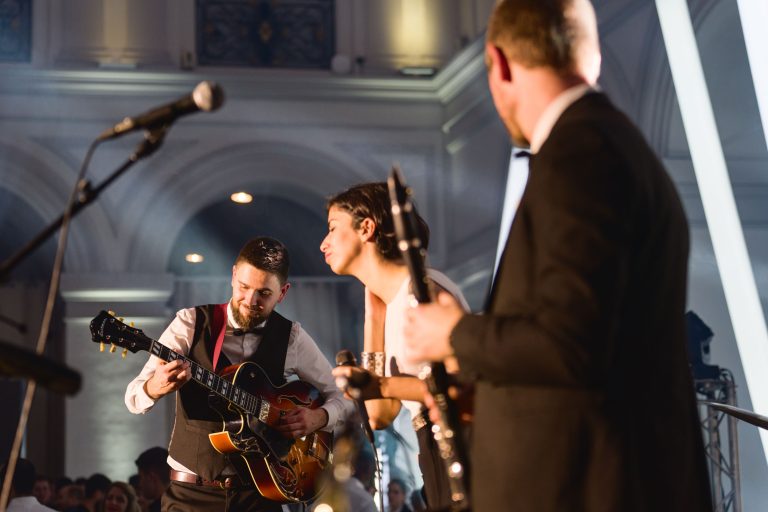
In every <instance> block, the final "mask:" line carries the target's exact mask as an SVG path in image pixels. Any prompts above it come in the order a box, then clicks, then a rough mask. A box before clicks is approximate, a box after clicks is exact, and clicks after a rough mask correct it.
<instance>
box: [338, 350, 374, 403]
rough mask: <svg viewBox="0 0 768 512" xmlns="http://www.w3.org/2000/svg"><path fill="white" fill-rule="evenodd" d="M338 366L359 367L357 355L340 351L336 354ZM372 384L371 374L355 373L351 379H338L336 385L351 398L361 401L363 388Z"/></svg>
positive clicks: (348, 351) (347, 351)
mask: <svg viewBox="0 0 768 512" xmlns="http://www.w3.org/2000/svg"><path fill="white" fill-rule="evenodd" d="M336 366H357V358H355V354H353V353H352V351H350V350H347V349H344V350H339V352H338V353H337V354H336ZM370 382H371V375H370V374H369V373H359V374H354V373H353V374H352V375H350V376H349V378H347V377H337V378H336V385H337V386H338V387H339V388H341V389H343V390H344V391H346V392H347V393H349V396H351V397H352V398H354V399H355V400H359V399H360V393H361V391H362V388H364V387H365V386H367V385H368V384H369V383H370Z"/></svg>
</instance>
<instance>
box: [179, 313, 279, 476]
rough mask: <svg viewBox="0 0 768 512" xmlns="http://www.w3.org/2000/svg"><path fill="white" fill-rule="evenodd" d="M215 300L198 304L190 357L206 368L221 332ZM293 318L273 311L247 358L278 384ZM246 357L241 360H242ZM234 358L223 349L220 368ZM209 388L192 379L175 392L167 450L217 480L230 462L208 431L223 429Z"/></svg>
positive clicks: (184, 463)
mask: <svg viewBox="0 0 768 512" xmlns="http://www.w3.org/2000/svg"><path fill="white" fill-rule="evenodd" d="M217 307H219V305H216V304H208V305H206V306H197V307H196V308H195V333H194V339H193V341H192V347H191V348H190V351H189V354H188V356H187V357H189V358H190V359H192V360H193V361H195V362H197V363H198V364H200V365H201V366H203V367H204V368H206V369H208V370H211V369H213V362H212V361H213V350H214V345H215V344H216V339H217V338H218V334H219V333H218V332H213V330H214V325H213V311H214V309H215V308H217ZM292 327H293V322H291V321H290V320H287V319H286V318H284V317H283V316H282V315H280V314H278V313H277V312H275V311H273V312H272V314H271V315H270V316H269V319H268V320H267V325H266V327H265V329H264V333H263V334H262V338H261V342H260V343H259V346H258V348H257V349H256V351H255V352H254V353H253V355H252V356H251V357H250V358H248V359H247V360H248V361H253V362H255V363H258V364H259V366H261V367H262V368H263V369H264V371H265V372H266V373H267V375H269V378H270V380H271V381H272V383H273V384H275V385H281V384H283V383H284V382H285V379H284V377H283V373H284V371H285V356H286V353H287V351H288V341H289V339H290V336H291V329H292ZM242 362H244V361H238V362H237V363H238V364H239V363H242ZM230 364H231V362H230V361H229V360H228V359H227V357H226V356H225V355H224V353H223V352H222V353H221V354H220V356H219V361H218V364H217V369H218V370H221V369H222V368H226V367H227V366H229V365H230ZM208 394H209V392H208V390H207V389H205V388H203V387H202V386H201V385H198V384H197V383H195V382H189V383H187V384H186V385H184V386H183V387H182V388H181V389H180V390H179V391H178V392H177V393H176V420H175V423H174V426H173V433H172V434H171V444H170V446H169V448H168V451H169V453H170V455H171V457H173V459H174V460H176V461H177V462H179V463H180V464H183V465H184V466H185V467H187V468H189V469H190V470H192V471H194V472H195V473H197V474H198V475H200V476H201V477H203V478H205V479H207V480H214V479H216V478H217V477H218V476H220V475H221V472H222V471H223V470H224V468H225V467H226V466H227V465H228V462H227V459H226V456H224V455H222V454H220V453H219V452H217V451H216V450H214V449H213V446H211V443H210V441H209V440H208V434H210V433H212V432H220V431H221V430H223V423H222V420H221V417H220V416H219V415H218V414H217V413H216V411H214V410H213V409H211V408H210V407H209V406H208Z"/></svg>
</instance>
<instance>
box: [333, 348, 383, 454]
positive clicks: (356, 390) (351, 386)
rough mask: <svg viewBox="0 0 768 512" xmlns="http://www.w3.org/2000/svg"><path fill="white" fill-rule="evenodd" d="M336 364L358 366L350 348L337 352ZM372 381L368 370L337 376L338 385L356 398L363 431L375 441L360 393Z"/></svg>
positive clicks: (369, 438)
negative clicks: (348, 375) (347, 376)
mask: <svg viewBox="0 0 768 512" xmlns="http://www.w3.org/2000/svg"><path fill="white" fill-rule="evenodd" d="M336 366H357V359H356V358H355V355H354V354H353V353H352V352H351V351H350V350H347V349H343V350H339V351H338V352H337V353H336ZM370 382H371V374H369V373H367V372H366V373H361V374H352V375H351V376H350V377H349V378H346V377H337V378H336V385H337V386H338V387H340V388H341V389H343V390H344V391H346V392H347V393H349V396H351V397H352V398H354V399H355V400H354V402H355V408H356V409H357V414H358V416H360V424H361V425H362V427H363V431H364V432H365V435H366V437H367V438H368V441H370V442H371V443H373V442H374V441H373V430H372V429H371V422H370V420H369V419H368V411H367V410H366V408H365V403H364V402H363V401H362V400H360V393H361V390H362V388H364V387H365V386H367V385H368V384H369V383H370ZM374 453H375V449H374Z"/></svg>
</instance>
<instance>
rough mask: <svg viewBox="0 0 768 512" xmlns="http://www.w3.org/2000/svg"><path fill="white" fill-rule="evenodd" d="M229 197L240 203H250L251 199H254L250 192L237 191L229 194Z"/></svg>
mask: <svg viewBox="0 0 768 512" xmlns="http://www.w3.org/2000/svg"><path fill="white" fill-rule="evenodd" d="M229 198H230V199H231V200H232V201H234V202H236V203H240V204H248V203H250V202H251V201H253V196H252V195H251V194H249V193H248V192H235V193H234V194H232V195H231V196H229Z"/></svg>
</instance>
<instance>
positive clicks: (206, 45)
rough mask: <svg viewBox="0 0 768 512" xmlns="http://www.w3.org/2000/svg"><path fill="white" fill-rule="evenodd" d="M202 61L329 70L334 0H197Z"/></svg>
mask: <svg viewBox="0 0 768 512" xmlns="http://www.w3.org/2000/svg"><path fill="white" fill-rule="evenodd" d="M196 23H197V62H198V64H200V65H208V66H250V67H275V68H328V67H329V66H330V62H331V57H332V56H333V53H334V46H335V45H334V43H335V36H334V0H197V22H196Z"/></svg>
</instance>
